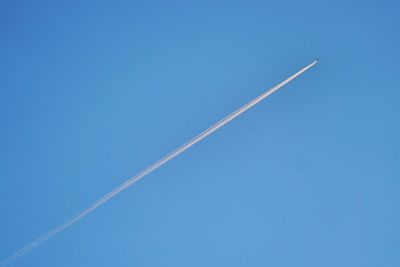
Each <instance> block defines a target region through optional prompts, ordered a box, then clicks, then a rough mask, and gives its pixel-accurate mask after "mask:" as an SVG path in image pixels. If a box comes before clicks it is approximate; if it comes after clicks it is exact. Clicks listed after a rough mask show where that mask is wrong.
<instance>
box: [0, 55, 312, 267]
mask: <svg viewBox="0 0 400 267" xmlns="http://www.w3.org/2000/svg"><path fill="white" fill-rule="evenodd" d="M318 62H319V60H315V61H313V62H312V63H310V64H309V65H307V66H306V67H304V68H302V69H301V70H299V71H298V72H296V73H295V74H293V75H292V76H290V77H289V78H287V79H286V80H284V81H283V82H281V83H279V84H278V85H275V86H274V87H272V88H271V89H269V90H267V91H266V92H264V93H263V94H261V95H260V96H258V97H256V98H255V99H253V100H252V101H250V102H249V103H247V104H246V105H244V106H242V107H241V108H239V109H237V110H236V111H234V112H232V113H231V114H229V115H228V116H226V117H225V118H223V119H222V120H220V121H219V122H217V123H215V124H214V125H212V126H211V127H210V128H208V129H207V130H205V131H204V132H202V133H200V134H199V135H197V136H195V137H194V138H193V139H191V140H189V141H188V142H186V143H184V144H183V145H182V146H180V147H178V148H177V149H175V150H174V151H172V152H170V153H169V154H167V155H166V156H164V157H163V158H161V159H160V160H158V161H156V162H154V163H153V164H151V165H150V166H148V167H147V168H145V169H143V170H142V171H141V172H139V173H138V174H136V175H135V176H133V177H131V178H130V179H128V180H127V181H125V182H124V183H122V184H121V185H119V186H117V187H116V188H115V189H113V190H112V191H111V192H109V193H107V194H106V195H104V196H102V197H101V198H100V199H98V200H97V201H95V202H93V203H92V204H91V205H89V206H88V207H87V208H86V209H84V210H83V211H81V212H80V213H78V214H77V215H75V216H74V217H71V218H70V219H68V220H67V221H66V222H64V223H63V224H61V225H59V226H57V227H56V228H54V229H53V230H51V231H49V232H47V233H46V234H44V235H43V236H41V237H39V238H38V239H36V240H34V241H32V242H31V243H30V244H28V245H27V246H25V247H23V248H21V249H20V250H18V251H17V252H15V253H14V254H12V255H11V256H9V257H8V258H6V259H5V260H3V261H2V262H0V266H7V265H8V264H10V263H11V262H12V261H14V260H16V259H17V258H19V257H21V256H23V255H24V254H26V253H27V252H29V251H31V250H33V249H34V248H36V247H37V246H39V245H40V244H42V243H43V242H45V241H46V240H48V239H50V238H52V237H53V236H55V235H57V234H58V233H60V232H62V231H64V230H65V229H66V228H68V227H69V226H71V225H72V224H74V223H76V222H77V221H79V220H80V219H82V218H83V217H85V216H86V215H88V214H89V213H91V212H92V211H94V210H95V209H97V208H98V207H99V206H101V205H102V204H104V203H106V202H107V201H109V200H110V199H111V198H113V197H115V196H116V195H118V194H119V193H121V192H122V191H123V190H125V189H127V188H128V187H129V186H131V185H132V184H134V183H136V182H137V181H139V180H140V179H142V178H143V177H145V176H146V175H147V174H149V173H151V172H153V171H154V170H156V169H158V168H159V167H161V166H162V165H164V164H165V163H167V162H168V161H170V160H171V159H173V158H175V157H176V156H178V155H179V154H181V153H183V152H184V151H185V150H187V149H189V148H190V147H191V146H193V145H195V144H196V143H198V142H200V141H201V140H203V139H204V138H206V137H207V136H209V135H210V134H212V133H213V132H215V131H217V130H218V129H219V128H221V127H223V126H224V125H226V124H228V123H229V122H230V121H232V120H233V119H235V118H236V117H237V116H239V115H240V114H242V113H243V112H245V111H246V110H248V109H250V108H252V107H253V106H255V105H256V104H258V103H259V102H261V101H262V100H264V99H265V98H267V97H268V96H270V95H271V94H273V93H274V92H276V91H277V90H278V89H279V88H281V87H282V86H284V85H285V84H287V83H288V82H290V81H291V80H293V79H294V78H296V77H297V76H299V75H301V74H303V73H304V72H305V71H307V70H308V69H310V68H311V67H313V66H314V65H315V64H317V63H318Z"/></svg>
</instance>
